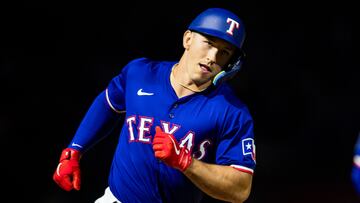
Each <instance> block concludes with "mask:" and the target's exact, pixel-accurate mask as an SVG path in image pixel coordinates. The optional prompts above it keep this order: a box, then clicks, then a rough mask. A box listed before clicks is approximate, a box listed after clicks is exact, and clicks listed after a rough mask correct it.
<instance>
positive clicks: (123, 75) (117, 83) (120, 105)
mask: <svg viewBox="0 0 360 203" xmlns="http://www.w3.org/2000/svg"><path fill="white" fill-rule="evenodd" d="M142 60H144V58H139V59H135V60H132V61H130V62H129V63H128V64H127V65H126V66H125V67H124V68H123V69H122V70H121V72H120V74H119V75H117V76H115V77H114V78H112V80H111V81H110V82H109V84H108V86H107V88H106V91H105V93H106V101H107V103H108V105H109V106H110V108H111V109H112V110H113V111H115V112H117V113H122V112H124V111H125V110H126V101H125V98H126V97H125V94H126V81H127V80H128V72H129V69H131V68H132V67H134V66H136V65H137V64H138V63H139V61H142Z"/></svg>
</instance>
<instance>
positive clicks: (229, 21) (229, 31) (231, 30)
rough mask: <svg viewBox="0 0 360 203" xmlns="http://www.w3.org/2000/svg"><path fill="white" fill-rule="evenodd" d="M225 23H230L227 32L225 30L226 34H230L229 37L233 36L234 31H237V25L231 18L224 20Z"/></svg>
mask: <svg viewBox="0 0 360 203" xmlns="http://www.w3.org/2000/svg"><path fill="white" fill-rule="evenodd" d="M226 23H227V24H229V23H230V27H229V29H228V30H226V33H228V34H230V35H234V33H233V31H234V29H235V28H236V29H239V23H238V22H236V21H235V20H234V19H231V18H227V19H226Z"/></svg>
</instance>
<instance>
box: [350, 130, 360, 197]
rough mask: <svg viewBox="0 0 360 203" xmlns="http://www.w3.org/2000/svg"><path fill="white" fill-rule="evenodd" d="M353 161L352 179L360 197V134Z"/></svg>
mask: <svg viewBox="0 0 360 203" xmlns="http://www.w3.org/2000/svg"><path fill="white" fill-rule="evenodd" d="M353 161H354V162H353V166H352V170H351V179H352V182H353V185H354V188H355V191H356V192H357V194H358V195H359V197H360V133H359V135H358V138H357V141H356V144H355V148H354V157H353Z"/></svg>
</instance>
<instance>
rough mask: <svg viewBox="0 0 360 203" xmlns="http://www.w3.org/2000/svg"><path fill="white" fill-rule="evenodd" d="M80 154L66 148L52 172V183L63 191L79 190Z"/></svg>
mask: <svg viewBox="0 0 360 203" xmlns="http://www.w3.org/2000/svg"><path fill="white" fill-rule="evenodd" d="M79 160H80V152H79V151H78V150H76V149H71V148H66V149H64V150H63V151H62V153H61V156H60V161H59V165H58V166H57V168H56V171H55V172H54V175H53V179H54V181H55V182H56V183H57V184H58V185H59V186H60V187H61V188H62V189H64V190H66V191H70V190H72V189H75V190H80V183H81V178H80V164H79Z"/></svg>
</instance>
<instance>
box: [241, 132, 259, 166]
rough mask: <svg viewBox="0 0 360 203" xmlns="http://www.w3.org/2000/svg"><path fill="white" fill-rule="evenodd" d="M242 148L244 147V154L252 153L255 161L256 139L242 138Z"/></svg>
mask: <svg viewBox="0 0 360 203" xmlns="http://www.w3.org/2000/svg"><path fill="white" fill-rule="evenodd" d="M242 149H243V155H248V154H250V155H251V158H252V159H253V160H254V161H255V160H256V156H255V143H254V139H252V138H246V139H243V140H242Z"/></svg>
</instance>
